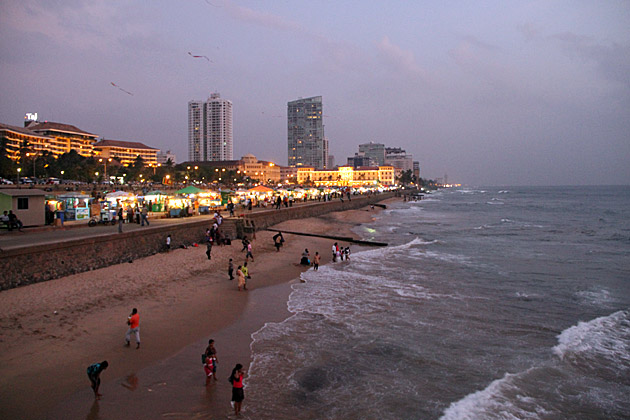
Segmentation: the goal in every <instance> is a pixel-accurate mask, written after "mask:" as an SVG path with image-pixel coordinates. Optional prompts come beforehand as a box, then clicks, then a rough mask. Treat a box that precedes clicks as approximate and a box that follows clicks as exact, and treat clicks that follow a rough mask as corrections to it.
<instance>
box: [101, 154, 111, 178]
mask: <svg viewBox="0 0 630 420" xmlns="http://www.w3.org/2000/svg"><path fill="white" fill-rule="evenodd" d="M98 161H99V162H103V166H104V167H105V169H104V171H103V177H104V178H105V180H107V162H111V161H112V158H109V159H103V158H100V159H99V160H98Z"/></svg>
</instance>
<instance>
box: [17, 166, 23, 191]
mask: <svg viewBox="0 0 630 420" xmlns="http://www.w3.org/2000/svg"><path fill="white" fill-rule="evenodd" d="M17 171H18V178H17V186H18V187H19V186H20V172H22V168H17Z"/></svg>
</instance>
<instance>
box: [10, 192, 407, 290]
mask: <svg viewBox="0 0 630 420" xmlns="http://www.w3.org/2000/svg"><path fill="white" fill-rule="evenodd" d="M394 195H395V193H394V192H391V193H383V194H376V195H369V196H354V197H352V200H350V201H349V200H347V199H345V198H344V201H343V202H342V201H340V200H336V201H330V202H312V203H307V204H302V205H300V206H295V207H288V208H285V207H282V208H280V209H279V210H275V209H269V210H265V211H257V212H253V213H248V212H244V214H243V217H239V218H228V219H224V222H223V224H222V225H221V228H222V232H223V233H224V234H227V235H229V237H230V238H233V239H234V238H242V236H243V235H246V234H247V233H248V232H251V231H252V229H264V228H266V227H268V226H273V225H275V224H278V223H280V222H282V221H284V220H290V219H301V218H307V217H316V216H320V215H322V214H325V213H330V212H335V211H342V210H350V209H357V208H361V207H364V206H367V205H370V204H374V203H376V202H378V201H381V200H385V199H387V198H391V197H393V196H394ZM209 225H210V222H209V220H208V219H206V220H197V221H191V222H187V221H182V223H178V224H175V225H168V226H156V227H149V228H147V229H143V230H137V231H132V232H123V233H112V234H105V235H98V236H94V237H90V238H82V239H75V240H68V241H64V242H58V243H46V244H35V245H31V246H25V247H21V248H13V249H7V250H4V251H3V252H1V253H0V272H2V276H0V290H6V289H10V288H14V287H19V286H24V285H28V284H33V283H38V282H42V281H47V280H53V279H57V278H60V277H64V276H68V275H70V274H75V273H81V272H84V271H90V270H95V269H98V268H102V267H107V266H109V265H114V264H120V263H132V262H133V260H134V259H137V258H142V257H146V256H149V255H153V254H156V253H158V252H164V251H165V250H166V237H167V235H169V234H170V235H171V237H172V244H171V248H178V247H180V246H182V245H190V244H192V243H195V242H196V243H201V242H202V241H203V238H204V236H205V231H206V228H208V227H210V226H209ZM305 230H306V229H305ZM239 246H240V244H239Z"/></svg>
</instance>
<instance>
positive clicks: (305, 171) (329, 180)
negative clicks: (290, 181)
mask: <svg viewBox="0 0 630 420" xmlns="http://www.w3.org/2000/svg"><path fill="white" fill-rule="evenodd" d="M297 183H298V184H309V183H314V184H315V185H316V186H320V185H322V186H338V187H359V186H369V185H394V167H393V166H369V167H361V168H356V169H355V168H353V167H352V166H339V167H338V168H336V169H324V170H317V169H315V168H312V167H309V168H298V172H297Z"/></svg>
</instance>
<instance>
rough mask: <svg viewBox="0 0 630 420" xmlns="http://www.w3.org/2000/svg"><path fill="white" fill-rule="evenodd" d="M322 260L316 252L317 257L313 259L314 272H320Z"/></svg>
mask: <svg viewBox="0 0 630 420" xmlns="http://www.w3.org/2000/svg"><path fill="white" fill-rule="evenodd" d="M320 260H321V256H320V255H319V252H316V253H315V256H314V257H313V271H317V270H319V261H320Z"/></svg>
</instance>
